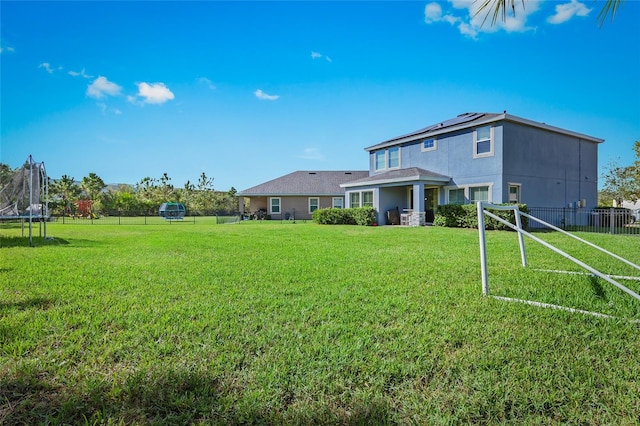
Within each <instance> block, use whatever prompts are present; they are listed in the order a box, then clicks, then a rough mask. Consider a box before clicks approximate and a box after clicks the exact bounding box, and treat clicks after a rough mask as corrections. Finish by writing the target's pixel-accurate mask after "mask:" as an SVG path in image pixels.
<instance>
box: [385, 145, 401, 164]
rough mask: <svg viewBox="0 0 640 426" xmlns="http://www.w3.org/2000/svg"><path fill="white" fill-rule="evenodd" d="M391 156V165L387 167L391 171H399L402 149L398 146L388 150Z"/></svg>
mask: <svg viewBox="0 0 640 426" xmlns="http://www.w3.org/2000/svg"><path fill="white" fill-rule="evenodd" d="M387 154H388V156H389V163H388V165H387V167H388V168H390V169H397V168H398V167H400V147H399V146H396V147H393V148H389V149H388V150H387Z"/></svg>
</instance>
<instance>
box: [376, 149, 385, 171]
mask: <svg viewBox="0 0 640 426" xmlns="http://www.w3.org/2000/svg"><path fill="white" fill-rule="evenodd" d="M386 161H387V151H384V150H382V151H376V170H383V169H384V166H385V163H386Z"/></svg>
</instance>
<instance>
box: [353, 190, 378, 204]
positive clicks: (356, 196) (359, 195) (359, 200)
mask: <svg viewBox="0 0 640 426" xmlns="http://www.w3.org/2000/svg"><path fill="white" fill-rule="evenodd" d="M349 202H350V206H351V208H356V207H367V206H370V207H373V191H361V192H360V191H357V192H350V193H349Z"/></svg>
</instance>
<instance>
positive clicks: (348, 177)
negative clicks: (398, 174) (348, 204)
mask: <svg viewBox="0 0 640 426" xmlns="http://www.w3.org/2000/svg"><path fill="white" fill-rule="evenodd" d="M366 176H369V172H368V171H366V170H331V171H326V170H325V171H315V170H300V171H296V172H293V173H289V174H288V175H284V176H281V177H279V178H276V179H272V180H270V181H268V182H264V183H261V184H260V185H256V186H254V187H251V188H248V189H245V190H243V191H240V192H239V193H238V195H239V196H244V197H296V196H297V197H307V196H344V189H342V187H341V186H340V184H342V183H345V182H348V181H352V180H356V179H361V178H363V177H366Z"/></svg>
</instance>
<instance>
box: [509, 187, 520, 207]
mask: <svg viewBox="0 0 640 426" xmlns="http://www.w3.org/2000/svg"><path fill="white" fill-rule="evenodd" d="M509 202H510V203H513V204H518V203H519V202H520V185H518V184H509Z"/></svg>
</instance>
